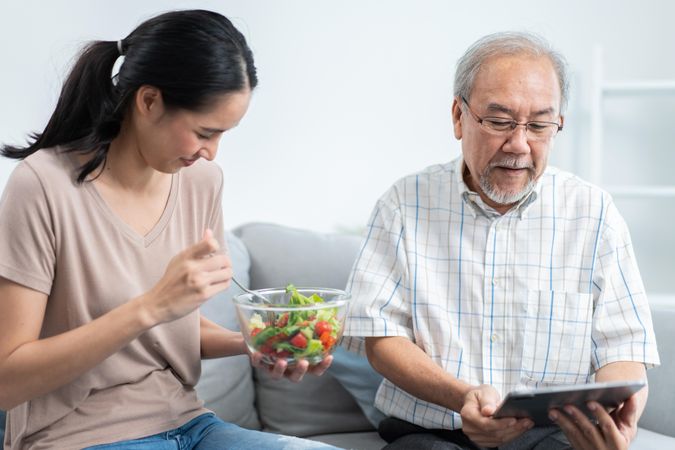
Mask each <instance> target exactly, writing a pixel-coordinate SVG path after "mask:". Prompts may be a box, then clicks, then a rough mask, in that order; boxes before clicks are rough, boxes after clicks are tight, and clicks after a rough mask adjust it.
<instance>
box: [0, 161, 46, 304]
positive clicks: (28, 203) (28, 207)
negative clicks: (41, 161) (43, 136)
mask: <svg viewBox="0 0 675 450" xmlns="http://www.w3.org/2000/svg"><path fill="white" fill-rule="evenodd" d="M55 255H56V251H55V239H54V230H53V223H52V214H51V211H50V205H49V203H48V201H47V198H46V195H45V190H44V188H43V186H42V183H41V182H40V179H39V178H38V176H37V174H36V173H35V171H34V170H33V169H32V168H31V167H30V165H29V164H28V163H26V162H22V163H20V164H19V165H17V166H16V168H15V169H14V171H13V172H12V175H11V176H10V178H9V180H8V182H7V185H6V186H5V190H4V192H3V194H2V197H1V198H0V276H1V277H3V278H6V279H8V280H10V281H13V282H15V283H18V284H21V285H23V286H26V287H29V288H31V289H34V290H37V291H40V292H42V293H44V294H47V295H49V293H50V291H51V287H52V280H53V279H54V267H55V261H56V256H55Z"/></svg>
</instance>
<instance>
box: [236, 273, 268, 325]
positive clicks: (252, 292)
mask: <svg viewBox="0 0 675 450" xmlns="http://www.w3.org/2000/svg"><path fill="white" fill-rule="evenodd" d="M232 281H234V284H236V285H237V286H238V287H239V289H241V290H242V291H244V292H246V293H247V294H250V295H252V296H253V297H255V298H257V299H259V300H261V301H262V302H263V304H265V305H273V303H272V302H271V301H270V300H269V299H268V298H267V297H265V296H262V295H260V294H258V293H257V292H255V291H252V290H250V289H249V288H247V287H244V285H243V284H241V283H240V282H238V281H237V279H236V278H234V277H232ZM267 321H268V322H269V323H270V325H273V324H274V322H275V321H276V315H275V314H274V312H272V311H267Z"/></svg>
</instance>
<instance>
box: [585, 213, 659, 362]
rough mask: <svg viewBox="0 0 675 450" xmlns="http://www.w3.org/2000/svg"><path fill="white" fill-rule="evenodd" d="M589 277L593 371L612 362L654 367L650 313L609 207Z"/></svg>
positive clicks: (623, 230)
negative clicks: (594, 295) (592, 300)
mask: <svg viewBox="0 0 675 450" xmlns="http://www.w3.org/2000/svg"><path fill="white" fill-rule="evenodd" d="M595 265H596V267H595V270H594V274H593V283H594V285H595V288H596V290H597V291H596V292H597V299H596V302H595V311H594V315H593V330H592V346H593V350H592V351H593V353H592V364H593V369H594V370H598V369H599V368H601V367H603V366H605V365H607V364H609V363H612V362H616V361H633V362H641V363H644V364H645V365H647V366H648V367H651V366H654V365H658V364H659V356H658V352H657V348H656V338H655V336H654V329H653V327H652V318H651V312H650V310H649V304H648V302H647V296H646V292H645V288H644V285H643V283H642V278H641V277H640V272H639V270H638V267H637V262H636V259H635V254H634V253H633V244H632V242H631V238H630V234H629V232H628V226H627V225H626V223H625V221H624V220H623V218H622V217H621V215H620V214H619V212H618V211H617V210H616V207H615V206H614V204H613V203H612V202H611V201H609V202H608V207H607V213H606V216H605V220H604V225H603V230H602V236H601V241H600V244H599V246H598V256H597V259H596V264H595Z"/></svg>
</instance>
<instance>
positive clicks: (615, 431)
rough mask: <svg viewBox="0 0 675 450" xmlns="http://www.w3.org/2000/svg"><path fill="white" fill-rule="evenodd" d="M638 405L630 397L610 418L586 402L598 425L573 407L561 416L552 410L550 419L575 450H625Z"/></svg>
mask: <svg viewBox="0 0 675 450" xmlns="http://www.w3.org/2000/svg"><path fill="white" fill-rule="evenodd" d="M637 404H638V402H637V397H636V394H633V395H632V396H630V397H629V398H628V400H626V401H625V402H624V403H623V404H622V405H621V406H619V407H618V408H616V409H615V410H614V411H613V412H612V413H611V414H610V413H608V412H607V411H605V408H603V407H602V405H600V404H599V403H597V402H589V403H588V409H590V410H591V411H592V412H593V414H594V415H595V417H596V419H598V424H597V425H596V424H594V423H592V422H591V421H590V420H589V419H588V418H587V417H586V416H585V415H584V414H583V413H582V412H581V411H580V410H579V409H578V408H575V407H574V406H565V407H564V408H563V411H564V412H563V411H559V410H555V409H554V410H551V412H550V413H549V415H550V417H551V420H553V421H554V422H555V423H557V424H558V425H560V428H561V429H562V430H563V432H564V433H565V436H567V439H568V440H569V441H570V444H572V446H574V448H575V449H577V450H586V449H588V450H627V449H628V447H629V445H630V443H631V442H632V441H633V439H634V438H635V435H636V434H637V422H638V415H637Z"/></svg>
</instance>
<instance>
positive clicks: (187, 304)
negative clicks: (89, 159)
mask: <svg viewBox="0 0 675 450" xmlns="http://www.w3.org/2000/svg"><path fill="white" fill-rule="evenodd" d="M219 248H220V245H219V244H218V241H216V240H215V239H214V238H213V233H212V232H211V230H206V231H205V232H204V237H203V238H202V240H201V241H199V242H198V243H196V244H194V245H192V246H190V247H188V248H187V249H185V250H183V251H182V252H180V253H179V254H177V255H176V256H174V257H173V258H172V259H171V261H169V264H168V266H167V268H166V271H165V273H164V276H163V277H162V278H161V279H160V280H159V282H158V283H157V284H156V285H155V286H154V287H153V288H152V289H151V290H150V291H148V292H147V293H146V294H144V295H142V296H141V297H140V299H139V300H140V301H141V302H142V304H143V306H144V310H145V311H146V312H147V315H148V316H149V320H150V321H151V322H152V323H153V324H160V323H164V322H170V321H172V320H176V319H179V318H181V317H183V316H186V315H187V314H189V313H191V312H192V311H194V310H195V309H197V308H198V307H199V306H200V305H201V304H202V303H204V302H205V301H206V300H207V299H209V298H211V297H212V296H213V295H215V294H217V293H218V292H220V291H223V290H225V289H227V288H228V287H229V285H230V280H231V279H232V263H231V261H230V258H229V257H228V256H227V255H224V254H219V253H216V252H217V251H218V249H219Z"/></svg>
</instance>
